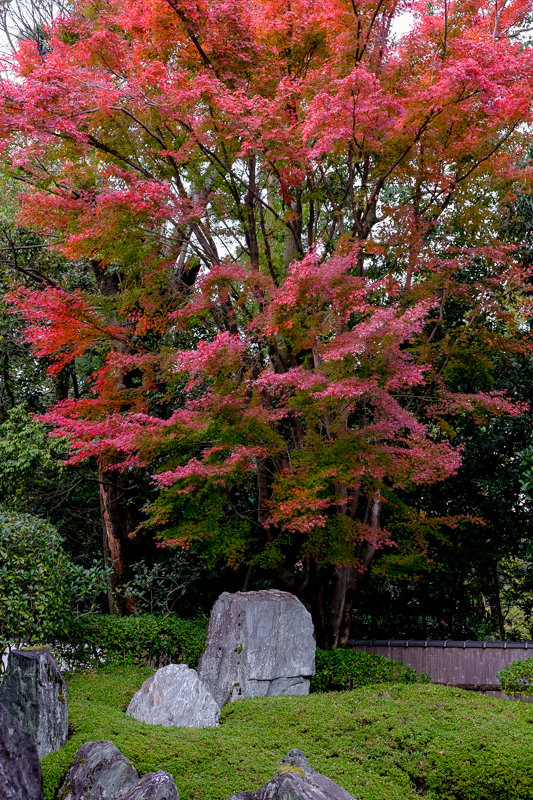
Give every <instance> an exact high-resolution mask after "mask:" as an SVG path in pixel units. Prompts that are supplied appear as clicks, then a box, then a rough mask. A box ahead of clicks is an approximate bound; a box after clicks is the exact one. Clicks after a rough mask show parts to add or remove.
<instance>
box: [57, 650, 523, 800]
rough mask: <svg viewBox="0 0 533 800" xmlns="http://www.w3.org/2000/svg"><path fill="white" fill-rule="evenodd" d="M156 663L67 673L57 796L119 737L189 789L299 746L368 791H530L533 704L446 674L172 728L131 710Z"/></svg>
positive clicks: (243, 706) (258, 704)
mask: <svg viewBox="0 0 533 800" xmlns="http://www.w3.org/2000/svg"><path fill="white" fill-rule="evenodd" d="M150 673H151V670H150V668H147V667H134V666H125V667H122V668H121V667H117V666H113V667H104V668H101V669H98V670H94V671H90V672H85V673H73V674H71V675H70V676H69V678H68V683H69V712H70V720H71V726H72V736H71V738H70V739H69V741H68V742H67V744H66V745H65V746H64V747H63V748H62V749H61V750H60V751H58V752H57V753H53V754H52V755H50V756H47V757H46V758H45V759H43V762H42V763H43V772H44V785H45V797H46V798H47V800H51V799H52V798H53V797H54V793H55V791H56V789H57V787H58V786H59V784H60V782H61V779H62V776H63V774H64V773H65V772H66V770H67V769H68V768H69V767H70V765H71V763H72V761H73V759H74V756H75V753H76V751H77V749H78V747H80V745H81V744H82V743H83V742H86V741H89V740H93V739H111V740H112V741H113V742H114V743H115V744H116V745H117V747H119V749H120V750H121V751H122V752H123V753H124V755H126V756H128V757H129V758H130V759H131V760H132V762H133V763H134V765H135V767H136V768H137V769H138V770H139V772H141V773H144V772H149V771H153V770H157V769H166V770H168V771H169V772H171V773H172V774H173V775H174V777H175V779H176V784H177V786H178V789H179V792H180V797H181V798H182V800H223V798H226V797H228V796H229V795H230V794H232V793H233V792H237V791H241V790H243V789H254V788H257V787H258V786H260V785H261V784H263V783H265V782H266V781H267V780H268V779H269V778H270V777H271V775H272V773H273V772H274V770H275V767H276V765H277V763H278V761H279V760H280V759H281V758H283V757H284V756H285V755H286V753H287V752H288V751H289V750H290V749H291V748H293V747H298V748H300V749H301V750H303V751H304V753H305V754H306V756H307V758H308V759H309V761H310V762H311V764H312V766H313V767H315V768H316V769H318V770H320V771H321V772H323V773H324V774H325V775H328V776H329V777H330V778H332V779H333V780H335V781H336V782H337V783H339V784H341V786H344V787H345V788H346V789H347V790H348V791H350V792H352V793H353V794H354V796H355V797H357V798H362V800H407V798H409V799H410V800H414V798H417V799H418V800H421V799H426V800H433V799H434V798H439V800H531V798H532V797H533V759H532V758H531V752H532V741H533V705H531V704H527V703H521V702H510V701H505V700H499V699H494V698H490V697H482V696H480V695H477V694H474V693H470V692H464V691H461V690H459V689H453V688H448V687H443V686H435V685H424V684H412V685H392V684H381V685H376V686H367V687H365V688H362V689H358V690H354V691H351V692H332V693H327V694H311V695H309V696H308V697H275V698H261V699H259V698H258V699H254V700H240V701H238V702H236V703H233V704H231V705H229V706H227V707H226V708H225V709H224V711H223V714H222V719H221V724H220V726H219V727H218V728H204V729H201V730H193V729H185V728H163V727H160V726H150V725H146V724H144V723H140V722H137V721H136V720H134V719H131V718H130V717H128V716H126V715H125V714H124V710H125V708H126V706H127V704H128V702H129V700H130V699H131V697H132V695H133V694H134V692H135V691H136V690H137V689H138V688H139V686H140V685H141V683H142V681H143V680H144V679H145V678H146V677H147V676H148V675H149V674H150Z"/></svg>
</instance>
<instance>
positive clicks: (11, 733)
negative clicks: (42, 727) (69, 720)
mask: <svg viewBox="0 0 533 800" xmlns="http://www.w3.org/2000/svg"><path fill="white" fill-rule="evenodd" d="M0 797H1V798H2V800H42V798H43V776H42V773H41V765H40V763H39V756H38V755H37V748H36V747H35V743H34V741H33V739H32V738H31V736H30V735H29V733H26V731H25V730H23V729H22V728H21V726H20V725H19V723H18V722H17V720H16V719H15V718H14V717H12V716H11V714H10V713H9V711H8V710H7V709H6V708H5V707H4V706H2V705H0Z"/></svg>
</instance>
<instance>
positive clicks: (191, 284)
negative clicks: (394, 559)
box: [0, 0, 533, 645]
mask: <svg viewBox="0 0 533 800" xmlns="http://www.w3.org/2000/svg"><path fill="white" fill-rule="evenodd" d="M405 13H408V14H409V15H410V17H409V19H410V28H409V30H408V31H407V32H405V33H403V34H402V33H400V32H399V29H398V26H397V20H398V18H399V17H400V15H403V14H405ZM527 13H528V4H527V3H525V2H523V0H514V2H513V1H511V2H507V3H504V4H501V3H497V2H493V0H470V2H463V0H461V1H459V2H455V3H450V2H448V0H444V2H436V3H434V4H431V6H429V7H428V5H427V4H426V3H422V2H417V1H416V0H413V2H409V3H399V2H397V0H361V2H359V0H352V2H347V0H328V2H322V3H315V2H312V0H299V1H298V2H294V1H293V0H290V2H288V1H287V0H283V2H280V0H252V2H248V3H246V4H244V3H242V2H241V0H227V1H225V2H219V0H209V2H204V1H203V0H186V1H184V2H181V1H180V0H166V1H164V0H142V2H141V0H106V2H99V1H98V0H80V2H79V3H77V4H76V9H75V10H73V11H72V12H70V13H67V15H66V16H64V17H63V18H61V19H59V20H58V21H57V22H56V23H55V24H54V26H53V28H52V30H51V32H50V36H49V39H48V42H47V52H46V53H43V52H42V48H41V49H39V47H38V44H36V43H35V42H33V41H31V40H25V41H23V42H21V44H20V46H19V48H18V50H17V53H16V56H15V58H14V60H13V61H12V63H11V67H10V69H11V71H12V72H11V77H10V78H9V79H7V78H6V79H4V80H3V81H2V96H3V102H2V107H1V110H0V140H1V145H2V150H3V157H4V161H5V163H7V165H8V169H9V172H10V174H11V175H12V176H13V177H15V178H16V179H17V180H18V181H21V182H22V183H24V184H25V186H26V190H25V192H24V194H23V196H22V197H21V201H20V213H19V220H20V221H21V222H22V223H24V224H25V225H27V226H28V227H30V228H32V230H37V231H38V232H39V234H40V235H41V236H43V237H45V239H46V240H47V242H48V243H49V244H50V246H51V247H53V248H55V249H57V250H58V251H59V252H60V253H61V254H63V256H65V257H66V258H68V259H78V260H80V261H81V262H83V263H84V264H85V265H86V267H85V268H86V270H87V272H88V273H90V274H91V275H92V277H93V280H94V283H93V286H92V288H90V289H88V290H85V291H84V290H82V289H79V290H76V291H72V290H70V289H69V288H68V287H65V286H63V285H61V281H60V280H59V281H55V282H53V283H51V282H50V281H45V282H43V284H42V285H41V286H40V287H39V288H37V289H36V288H30V287H28V286H20V287H19V288H18V289H16V290H14V291H12V292H11V293H10V295H9V301H10V302H11V304H12V306H13V308H14V309H16V310H17V311H18V312H19V313H20V314H21V315H22V318H23V319H24V320H25V323H26V326H27V327H26V336H27V339H28V340H29V341H30V342H31V343H32V346H33V350H34V353H35V354H36V355H38V356H40V357H43V358H46V359H47V360H48V363H49V371H50V372H51V373H52V374H54V373H57V374H58V373H60V372H61V371H62V370H64V369H66V368H67V367H68V366H69V365H70V364H72V363H73V362H75V361H76V362H77V363H80V362H82V363H83V364H84V374H85V378H84V381H83V386H82V387H81V391H80V393H79V397H68V398H66V399H64V400H62V401H61V402H59V403H57V404H56V405H55V406H54V408H52V409H51V410H50V411H49V412H48V413H47V414H46V415H45V416H44V420H45V421H47V422H48V423H51V424H52V425H53V426H54V430H55V433H56V434H57V435H61V436H67V437H68V438H69V440H70V443H71V455H70V458H71V461H72V462H74V463H75V462H78V461H80V460H84V459H87V458H96V459H98V461H99V464H100V468H101V476H107V480H108V481H110V480H111V478H110V477H109V476H115V478H114V480H116V481H117V482H118V481H119V480H126V479H127V480H130V479H131V475H132V474H134V472H135V470H137V469H141V468H143V469H145V468H148V469H149V470H150V471H151V473H152V474H153V482H154V487H157V489H158V492H159V494H158V497H157V499H155V500H154V502H153V503H152V505H151V520H152V523H153V524H156V525H161V526H162V528H161V529H162V530H163V531H164V532H165V533H166V535H167V536H168V537H170V538H171V540H172V541H173V542H174V543H176V542H177V543H180V544H182V545H183V546H187V544H188V543H189V542H190V541H192V540H194V539H197V538H199V537H201V538H204V539H207V540H208V541H209V542H210V543H211V544H212V545H213V547H214V548H215V549H217V550H218V551H219V552H222V553H224V554H225V556H226V558H227V560H229V561H230V562H231V561H239V560H242V559H248V561H249V562H250V563H251V564H252V565H253V564H256V565H261V566H268V567H271V568H272V569H274V570H275V572H276V574H277V576H278V579H279V580H280V581H281V582H282V584H283V585H284V586H286V587H287V588H289V589H291V590H292V591H295V592H296V593H297V594H298V595H299V596H300V597H302V599H303V600H304V601H305V602H306V603H307V605H308V606H309V607H310V608H311V610H312V612H313V615H314V619H315V625H316V627H317V631H318V634H319V638H320V640H321V641H322V642H327V643H328V644H332V645H337V644H339V643H341V642H343V641H346V638H347V635H348V630H349V622H350V615H351V609H352V603H353V596H354V592H355V590H356V589H357V587H358V585H359V582H360V579H361V576H362V575H363V574H364V572H365V571H366V570H367V568H368V566H369V564H370V563H371V561H372V559H373V558H374V556H375V554H376V552H377V551H378V550H380V549H381V548H383V547H385V546H392V544H393V536H392V535H391V531H390V530H389V529H388V528H387V516H388V514H389V515H390V512H389V509H390V508H391V507H392V504H393V503H394V497H395V496H396V494H397V493H398V492H401V491H410V490H412V489H413V488H414V487H417V486H423V485H428V484H433V483H435V482H437V481H440V480H443V479H445V478H446V477H448V476H450V475H452V474H454V473H455V471H456V470H457V468H458V467H459V464H460V462H461V452H460V447H457V446H456V445H454V442H453V436H450V421H451V420H453V419H454V418H455V417H457V416H458V415H464V414H469V415H471V416H472V417H473V418H474V419H475V420H477V421H480V420H483V419H486V418H487V417H488V416H490V415H493V414H497V415H498V414H510V415H519V414H521V413H522V412H523V410H524V406H523V404H522V403H520V402H519V401H518V400H517V399H516V398H513V397H512V396H511V395H508V394H507V395H506V394H505V393H504V392H502V391H495V390H494V389H493V387H492V385H491V381H490V379H489V377H488V376H489V375H490V373H491V370H493V369H494V364H495V360H494V359H495V356H496V354H500V353H502V352H508V353H520V354H521V353H528V352H529V348H530V344H531V343H530V338H529V328H528V326H527V325H526V324H525V321H526V320H527V317H528V314H529V313H530V301H529V296H528V293H527V282H528V279H529V269H530V267H529V265H528V264H524V263H523V262H522V260H521V258H520V255H519V253H518V252H517V251H516V249H515V248H514V247H512V246H510V245H509V243H508V241H506V240H505V237H503V236H502V233H501V225H499V217H500V216H501V209H502V204H503V203H505V202H506V201H509V199H510V198H511V197H512V195H513V193H514V192H516V188H517V186H518V187H521V188H523V189H524V188H526V187H527V186H528V185H529V182H530V180H531V172H530V169H529V166H528V163H527V159H526V158H524V157H522V156H525V154H526V147H527V139H528V133H529V129H528V127H527V126H528V123H529V122H530V117H531V100H532V95H533V53H532V51H531V49H529V48H527V47H525V46H523V44H522V43H521V41H520V38H519V37H518V38H517V36H516V32H517V31H518V30H519V29H520V26H521V24H522V22H523V20H524V18H525V16H526V14H527ZM465 376H468V379H463V378H464V377H465ZM120 474H121V475H122V477H120ZM102 502H103V509H104V510H105V508H107V507H106V505H105V503H106V501H105V498H104V500H103V501H102ZM112 517H113V514H112V513H111V512H109V513H108V518H109V526H110V529H111V527H112ZM132 525H133V522H132ZM133 527H134V525H133ZM129 532H130V533H131V526H130V531H129ZM121 536H122V538H124V534H123V533H122V534H121V535H120V536H119V535H118V534H117V536H116V537H115V538H114V539H113V537H111V538H110V540H109V541H110V542H111V544H110V547H111V555H114V554H117V553H119V550H120V546H121V544H120V538H121ZM113 548H115V550H114V549H113ZM117 559H118V555H117Z"/></svg>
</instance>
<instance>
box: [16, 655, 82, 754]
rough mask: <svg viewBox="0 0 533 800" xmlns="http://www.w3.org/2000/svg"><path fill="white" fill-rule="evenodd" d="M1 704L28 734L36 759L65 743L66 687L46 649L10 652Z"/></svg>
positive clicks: (66, 732) (66, 733) (66, 728)
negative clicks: (32, 743) (31, 740)
mask: <svg viewBox="0 0 533 800" xmlns="http://www.w3.org/2000/svg"><path fill="white" fill-rule="evenodd" d="M0 703H2V705H4V706H5V707H6V708H7V710H8V711H9V713H10V714H11V715H12V716H13V717H15V719H16V720H17V721H18V722H19V723H20V725H21V726H22V728H24V730H25V731H26V732H27V733H29V734H30V736H31V737H32V739H33V741H34V742H35V744H36V746H37V752H38V754H39V758H43V756H46V755H48V753H53V752H55V751H56V750H59V748H60V747H62V746H63V745H64V744H65V742H66V741H67V735H68V704H67V684H66V683H65V679H64V678H63V675H62V674H61V672H60V671H59V669H58V667H57V665H56V663H55V661H54V659H53V658H52V656H51V655H50V653H49V652H48V650H46V649H42V650H12V651H11V652H10V654H9V658H8V662H7V670H6V674H5V676H4V680H3V682H2V684H1V686H0Z"/></svg>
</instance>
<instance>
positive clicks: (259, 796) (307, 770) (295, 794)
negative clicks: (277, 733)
mask: <svg viewBox="0 0 533 800" xmlns="http://www.w3.org/2000/svg"><path fill="white" fill-rule="evenodd" d="M227 800H355V798H354V796H353V795H351V794H350V793H349V792H347V791H346V789H343V788H342V787H341V786H339V785H338V784H337V783H335V782H334V781H332V780H331V779H330V778H326V776H325V775H321V773H320V772H317V771H316V770H315V769H313V768H312V767H311V765H310V764H309V762H308V761H307V759H306V757H305V756H304V754H303V753H302V751H301V750H291V751H290V752H289V754H288V755H287V756H286V757H285V758H284V759H283V761H281V762H280V763H279V765H278V768H277V770H276V772H275V773H274V776H273V777H272V779H271V780H270V781H269V782H268V783H267V784H265V785H264V786H262V787H261V789H258V791H257V792H250V791H245V792H239V793H238V794H232V795H231V797H228V798H227Z"/></svg>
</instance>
